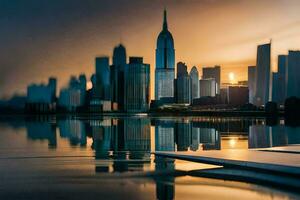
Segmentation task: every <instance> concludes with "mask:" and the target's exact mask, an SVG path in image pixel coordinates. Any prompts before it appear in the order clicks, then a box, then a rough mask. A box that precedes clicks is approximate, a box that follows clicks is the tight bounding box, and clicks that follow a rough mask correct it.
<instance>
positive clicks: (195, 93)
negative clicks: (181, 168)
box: [190, 66, 200, 102]
mask: <svg viewBox="0 0 300 200" xmlns="http://www.w3.org/2000/svg"><path fill="white" fill-rule="evenodd" d="M190 80H191V82H190V84H191V102H192V101H193V99H198V98H200V86H199V73H198V70H197V67H195V66H194V67H193V68H192V69H191V71H190Z"/></svg>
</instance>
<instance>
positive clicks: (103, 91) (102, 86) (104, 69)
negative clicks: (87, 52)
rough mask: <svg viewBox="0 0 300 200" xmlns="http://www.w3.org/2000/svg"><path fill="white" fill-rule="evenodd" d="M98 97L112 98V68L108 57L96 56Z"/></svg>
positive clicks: (103, 98)
mask: <svg viewBox="0 0 300 200" xmlns="http://www.w3.org/2000/svg"><path fill="white" fill-rule="evenodd" d="M96 97H98V98H100V99H102V100H110V69H109V58H108V57H97V58H96Z"/></svg>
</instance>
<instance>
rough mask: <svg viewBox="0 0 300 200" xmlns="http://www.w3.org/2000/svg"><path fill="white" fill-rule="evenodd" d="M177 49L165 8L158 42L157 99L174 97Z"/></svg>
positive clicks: (156, 68)
mask: <svg viewBox="0 0 300 200" xmlns="http://www.w3.org/2000/svg"><path fill="white" fill-rule="evenodd" d="M174 79H175V49H174V40H173V36H172V34H171V33H170V32H169V30H168V22H167V11H166V9H165V10H164V17H163V26H162V31H161V32H160V33H159V35H158V38H157V44H156V67H155V100H161V99H162V98H165V99H166V98H173V97H174Z"/></svg>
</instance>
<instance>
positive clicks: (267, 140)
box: [248, 125, 289, 148]
mask: <svg viewBox="0 0 300 200" xmlns="http://www.w3.org/2000/svg"><path fill="white" fill-rule="evenodd" d="M248 143H249V148H267V147H274V146H285V145H287V144H289V137H288V135H287V131H286V128H285V127H284V126H282V125H277V126H266V125H253V126H250V128H249V138H248Z"/></svg>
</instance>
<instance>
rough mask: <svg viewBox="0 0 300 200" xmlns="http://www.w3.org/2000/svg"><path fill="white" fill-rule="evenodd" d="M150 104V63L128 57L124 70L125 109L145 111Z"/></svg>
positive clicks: (128, 110)
mask: <svg viewBox="0 0 300 200" xmlns="http://www.w3.org/2000/svg"><path fill="white" fill-rule="evenodd" d="M149 104H150V65H149V64H144V63H143V58H140V57H130V58H129V64H128V68H127V70H126V71H125V105H124V106H125V111H127V112H146V111H148V109H149Z"/></svg>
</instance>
